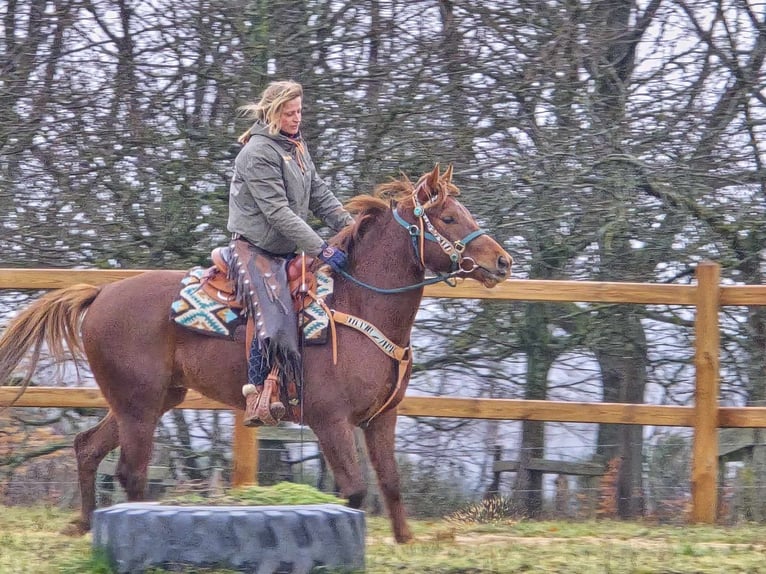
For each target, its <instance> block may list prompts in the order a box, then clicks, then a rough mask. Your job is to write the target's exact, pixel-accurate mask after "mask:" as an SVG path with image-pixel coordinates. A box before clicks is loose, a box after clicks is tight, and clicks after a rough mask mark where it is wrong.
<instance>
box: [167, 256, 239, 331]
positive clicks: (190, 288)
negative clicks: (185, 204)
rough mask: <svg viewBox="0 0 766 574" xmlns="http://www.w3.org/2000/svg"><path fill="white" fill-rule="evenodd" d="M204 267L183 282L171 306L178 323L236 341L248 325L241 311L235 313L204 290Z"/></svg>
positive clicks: (174, 319)
mask: <svg viewBox="0 0 766 574" xmlns="http://www.w3.org/2000/svg"><path fill="white" fill-rule="evenodd" d="M204 273H205V269H204V268H203V267H194V268H192V269H191V270H190V271H189V273H188V274H187V275H186V276H185V277H184V278H183V280H182V281H181V292H180V293H179V296H178V299H176V300H175V301H173V303H172V304H171V306H170V310H171V311H170V315H171V317H172V319H173V321H175V322H176V323H178V324H179V325H181V326H182V327H185V328H187V329H191V330H192V331H196V332H198V333H201V334H204V335H213V336H217V337H225V338H228V339H234V334H235V331H236V329H237V327H238V326H239V325H241V324H243V323H244V317H243V316H242V314H241V313H240V312H239V310H234V309H231V308H230V307H228V306H227V305H224V304H223V303H220V302H218V301H216V300H215V299H213V298H212V297H210V296H209V295H208V294H207V293H205V291H203V290H202V289H200V285H201V281H202V275H203V274H204Z"/></svg>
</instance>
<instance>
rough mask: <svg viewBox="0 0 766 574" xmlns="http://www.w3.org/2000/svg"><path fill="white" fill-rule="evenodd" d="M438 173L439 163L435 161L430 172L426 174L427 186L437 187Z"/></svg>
mask: <svg viewBox="0 0 766 574" xmlns="http://www.w3.org/2000/svg"><path fill="white" fill-rule="evenodd" d="M439 175H440V174H439V164H438V163H437V164H436V165H435V166H434V169H433V171H431V173H430V174H429V175H428V180H427V183H428V187H429V188H431V189H436V188H437V186H438V185H439Z"/></svg>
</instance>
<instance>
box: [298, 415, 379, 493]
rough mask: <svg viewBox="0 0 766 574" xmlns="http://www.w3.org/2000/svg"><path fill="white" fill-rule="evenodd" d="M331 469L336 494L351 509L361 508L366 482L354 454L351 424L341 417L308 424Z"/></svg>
mask: <svg viewBox="0 0 766 574" xmlns="http://www.w3.org/2000/svg"><path fill="white" fill-rule="evenodd" d="M311 428H312V430H313V431H314V434H315V435H316V436H317V439H318V440H319V445H320V446H321V447H322V453H323V454H324V457H325V459H326V460H327V463H328V464H329V465H330V468H331V469H332V473H333V476H334V477H335V483H336V484H337V485H338V487H339V488H340V493H341V495H342V496H343V497H344V498H347V499H348V505H349V506H350V507H351V508H361V507H362V503H363V502H364V497H365V496H366V495H367V485H366V484H365V482H364V479H363V477H362V470H361V467H360V466H359V461H358V459H357V457H356V444H355V442H354V427H353V426H352V425H351V424H350V423H349V422H348V421H347V420H345V419H341V418H329V417H328V418H327V419H325V420H321V421H320V422H319V423H318V424H313V425H312V426H311Z"/></svg>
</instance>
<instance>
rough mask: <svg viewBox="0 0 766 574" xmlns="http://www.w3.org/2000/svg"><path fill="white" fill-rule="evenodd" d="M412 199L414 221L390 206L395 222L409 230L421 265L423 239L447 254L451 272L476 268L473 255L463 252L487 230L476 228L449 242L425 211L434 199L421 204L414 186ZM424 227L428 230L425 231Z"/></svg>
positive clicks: (423, 257) (422, 261)
mask: <svg viewBox="0 0 766 574" xmlns="http://www.w3.org/2000/svg"><path fill="white" fill-rule="evenodd" d="M412 201H413V203H414V204H415V207H414V208H413V210H412V214H413V215H414V216H415V220H416V223H413V224H410V223H408V222H407V221H406V220H405V219H404V218H403V217H402V216H401V215H399V211H398V208H397V207H392V210H393V213H394V219H395V220H396V221H397V223H399V225H401V226H402V227H404V228H405V229H406V230H407V231H408V232H409V234H410V237H411V238H412V246H413V248H414V249H415V256H416V257H417V258H418V260H419V261H420V265H421V267H423V268H425V266H426V262H425V254H424V247H425V245H424V243H425V240H428V241H434V242H436V243H437V244H438V245H439V247H441V250H442V251H443V252H444V253H446V254H447V256H449V258H450V261H452V269H451V270H450V271H451V273H460V272H463V273H470V272H471V271H474V270H475V269H478V268H479V265H478V263H476V261H475V260H474V259H473V257H467V256H465V255H463V252H464V251H465V248H466V247H467V246H468V244H469V243H470V242H471V241H473V240H474V239H476V238H477V237H481V236H482V235H484V234H486V233H487V232H486V231H485V230H483V229H477V230H476V231H472V232H471V233H469V234H468V235H466V236H465V237H463V239H458V240H457V241H454V242H450V240H449V239H447V238H446V237H444V236H443V235H442V234H441V233H439V232H438V231H437V230H436V227H434V224H433V223H431V220H430V219H429V218H428V214H427V213H426V209H427V208H428V207H429V205H430V204H431V203H432V202H433V201H434V198H431V199H429V200H428V201H427V202H426V204H425V205H421V204H420V201H419V200H418V188H415V190H414V191H413V193H412ZM426 229H427V230H428V231H426ZM466 262H468V263H469V264H470V265H471V267H469V268H466V267H464V266H463V265H464V263H466Z"/></svg>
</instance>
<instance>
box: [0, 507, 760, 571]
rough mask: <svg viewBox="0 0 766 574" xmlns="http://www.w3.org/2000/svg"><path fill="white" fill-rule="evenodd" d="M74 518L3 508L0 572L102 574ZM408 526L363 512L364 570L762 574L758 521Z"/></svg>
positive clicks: (49, 510) (44, 510) (101, 565)
mask: <svg viewBox="0 0 766 574" xmlns="http://www.w3.org/2000/svg"><path fill="white" fill-rule="evenodd" d="M73 517H74V514H73V513H71V512H65V511H62V510H58V509H53V508H17V507H3V508H2V510H0V574H17V573H18V574H52V573H59V574H108V573H109V568H108V565H107V561H106V559H105V558H104V557H103V556H98V555H96V556H94V555H93V553H92V552H91V542H90V540H91V539H90V536H85V537H82V538H70V537H67V536H63V535H61V534H59V531H60V530H61V529H62V528H63V527H64V526H65V525H66V523H67V522H68V521H69V520H70V519H71V518H73ZM411 526H412V528H413V531H414V533H415V536H416V541H415V542H414V543H412V544H407V545H397V544H394V542H393V540H392V538H391V532H390V528H389V525H388V521H387V520H385V519H383V518H379V517H368V518H367V534H368V543H367V550H366V560H367V570H366V572H367V573H374V574H391V573H402V574H410V573H411V574H415V573H421V574H431V573H433V574H436V573H438V574H484V573H493V574H495V573H497V574H506V573H507V574H516V573H540V574H543V573H545V574H550V573H562V574H564V573H566V574H708V573H710V574H713V573H720V574H746V573H747V574H755V573H764V574H766V546H765V545H764V544H766V527H764V526H761V525H744V526H739V527H736V528H714V527H710V526H685V527H671V526H655V525H651V524H647V523H641V522H614V521H586V522H563V521H556V522H552V521H548V522H531V521H519V522H506V523H499V522H498V523H494V524H483V525H477V524H473V525H472V524H454V523H448V522H446V521H412V522H411ZM188 572H196V573H198V574H202V572H203V571H201V570H199V569H196V570H195V569H190V570H188ZM204 572H205V574H223V573H225V572H226V571H225V570H215V571H213V570H207V571H204Z"/></svg>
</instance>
